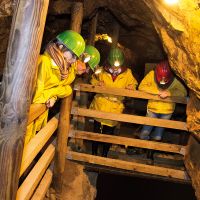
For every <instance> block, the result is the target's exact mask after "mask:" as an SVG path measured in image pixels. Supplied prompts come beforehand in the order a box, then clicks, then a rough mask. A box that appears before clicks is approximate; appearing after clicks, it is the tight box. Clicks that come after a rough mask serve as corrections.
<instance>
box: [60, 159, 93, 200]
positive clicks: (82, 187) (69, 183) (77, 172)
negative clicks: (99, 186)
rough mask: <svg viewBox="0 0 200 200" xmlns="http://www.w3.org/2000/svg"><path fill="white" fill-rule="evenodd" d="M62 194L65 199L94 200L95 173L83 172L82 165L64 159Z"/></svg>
mask: <svg viewBox="0 0 200 200" xmlns="http://www.w3.org/2000/svg"><path fill="white" fill-rule="evenodd" d="M65 166H66V167H65V172H64V175H63V176H64V177H65V179H64V184H63V194H62V195H61V196H62V198H63V199H65V200H72V199H73V200H94V199H95V197H96V188H95V187H96V179H97V173H91V172H88V173H87V172H85V171H84V166H83V165H79V164H77V163H74V162H72V161H68V160H66V164H65Z"/></svg>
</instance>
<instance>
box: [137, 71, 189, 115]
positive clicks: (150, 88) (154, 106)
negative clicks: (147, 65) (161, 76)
mask: <svg viewBox="0 0 200 200" xmlns="http://www.w3.org/2000/svg"><path fill="white" fill-rule="evenodd" d="M138 89H139V90H141V91H144V92H147V93H151V94H159V90H160V89H159V87H158V86H157V84H156V82H155V79H154V71H150V72H149V73H148V74H147V75H146V76H145V77H144V79H143V80H142V82H141V83H140V85H139V88H138ZM167 90H168V91H169V92H170V96H180V97H181V96H182V97H184V96H186V95H187V91H186V89H185V88H184V86H183V85H182V84H181V83H180V81H178V80H177V79H176V78H174V81H173V82H172V84H171V85H170V86H169V88H167ZM175 105H176V104H175V103H171V102H162V101H155V100H149V101H148V105H147V110H149V111H151V112H154V113H161V114H171V113H173V112H174V109H175Z"/></svg>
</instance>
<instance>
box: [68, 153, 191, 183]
mask: <svg viewBox="0 0 200 200" xmlns="http://www.w3.org/2000/svg"><path fill="white" fill-rule="evenodd" d="M67 158H68V159H69V160H75V161H81V162H87V163H91V164H96V165H103V166H108V167H113V168H120V169H124V170H130V171H135V172H140V173H147V174H153V175H158V176H164V177H168V178H175V179H181V180H186V181H188V180H190V179H189V177H188V174H187V172H186V171H182V170H177V169H170V168H164V167H159V166H152V165H145V164H141V163H135V162H127V161H122V160H116V159H111V158H104V157H100V156H93V155H89V154H84V153H78V152H74V151H68V153H67Z"/></svg>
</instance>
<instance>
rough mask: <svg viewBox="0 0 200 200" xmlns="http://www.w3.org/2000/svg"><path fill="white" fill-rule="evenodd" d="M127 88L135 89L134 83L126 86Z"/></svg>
mask: <svg viewBox="0 0 200 200" xmlns="http://www.w3.org/2000/svg"><path fill="white" fill-rule="evenodd" d="M125 89H127V90H134V85H132V84H131V85H127V86H126V88H125Z"/></svg>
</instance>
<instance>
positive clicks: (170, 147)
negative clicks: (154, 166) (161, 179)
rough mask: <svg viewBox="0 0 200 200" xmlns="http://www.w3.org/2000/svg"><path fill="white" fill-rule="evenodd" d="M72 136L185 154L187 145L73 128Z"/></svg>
mask: <svg viewBox="0 0 200 200" xmlns="http://www.w3.org/2000/svg"><path fill="white" fill-rule="evenodd" d="M69 136H70V137H73V138H79V139H84V140H92V141H98V142H106V143H111V144H119V145H125V146H133V147H139V148H145V149H154V150H159V151H166V152H172V153H178V154H182V155H184V154H185V147H184V146H181V145H176V144H167V143H161V142H153V141H146V140H140V139H133V138H127V137H120V136H113V135H106V134H103V135H102V134H98V133H92V132H86V131H79V130H71V131H70V134H69Z"/></svg>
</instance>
